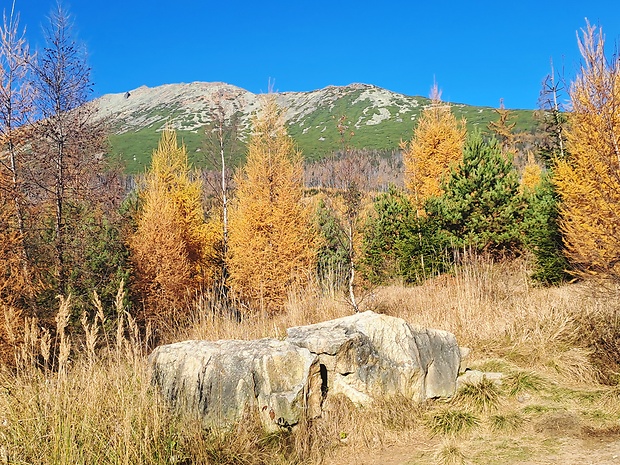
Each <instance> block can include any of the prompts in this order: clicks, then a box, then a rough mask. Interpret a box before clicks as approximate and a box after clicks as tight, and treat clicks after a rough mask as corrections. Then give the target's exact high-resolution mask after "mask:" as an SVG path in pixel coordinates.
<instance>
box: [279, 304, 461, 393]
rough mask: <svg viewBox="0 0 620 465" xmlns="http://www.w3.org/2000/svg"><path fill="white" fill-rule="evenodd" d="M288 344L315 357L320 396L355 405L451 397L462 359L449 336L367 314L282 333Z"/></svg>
mask: <svg viewBox="0 0 620 465" xmlns="http://www.w3.org/2000/svg"><path fill="white" fill-rule="evenodd" d="M287 334H288V337H287V339H286V340H287V341H288V342H290V343H292V344H295V345H297V346H299V347H303V348H306V349H308V350H309V351H310V352H312V353H313V354H316V355H317V356H318V358H319V363H320V365H321V371H322V376H323V380H322V382H323V392H324V393H327V394H328V395H331V394H339V393H340V394H344V395H345V396H347V397H348V398H349V399H350V400H351V401H353V402H354V403H356V404H362V405H363V404H367V403H370V402H372V400H374V399H375V398H378V397H382V396H395V395H402V396H405V397H407V398H410V399H412V400H415V401H424V400H426V399H428V398H436V397H450V396H452V395H453V394H454V392H455V390H456V379H457V376H458V371H459V365H460V361H461V356H460V351H459V347H458V345H457V343H456V338H455V337H454V335H453V334H451V333H448V332H446V331H441V330H434V329H416V328H413V327H412V326H411V325H409V324H408V323H407V322H406V321H405V320H403V319H401V318H395V317H391V316H387V315H382V314H377V313H374V312H371V311H368V312H364V313H358V314H355V315H351V316H347V317H344V318H339V319H336V320H331V321H326V322H323V323H318V324H314V325H309V326H298V327H294V328H289V329H288V330H287Z"/></svg>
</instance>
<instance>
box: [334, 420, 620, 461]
mask: <svg viewBox="0 0 620 465" xmlns="http://www.w3.org/2000/svg"><path fill="white" fill-rule="evenodd" d="M618 429H620V427H619V428H618ZM590 433H591V432H587V431H584V432H583V433H582V434H581V435H580V437H579V438H576V437H547V438H543V437H535V438H532V437H529V438H528V437H514V438H510V437H505V438H498V437H494V438H491V437H490V438H478V439H470V440H464V441H462V442H459V441H458V440H456V441H454V442H453V444H454V445H456V446H457V447H458V448H459V449H460V450H461V452H462V453H463V455H464V457H465V462H464V463H466V464H484V465H490V464H494V465H495V464H496V465H503V464H506V465H513V464H521V465H551V464H558V465H560V464H561V465H620V432H619V431H615V432H614V433H615V434H608V433H604V434H601V433H600V432H598V433H596V434H595V435H594V436H592V435H591V434H590ZM597 434H598V435H597ZM441 447H442V441H441V440H433V441H431V442H422V441H416V440H409V441H408V442H406V443H398V444H392V445H388V446H384V447H382V448H380V449H377V450H364V451H359V450H353V449H352V448H346V449H342V450H340V451H339V452H338V453H337V454H336V455H334V456H333V457H330V458H329V459H328V460H326V462H325V465H421V464H434V463H441V462H439V459H438V457H437V453H438V451H439V450H440V449H441ZM454 463H458V462H454Z"/></svg>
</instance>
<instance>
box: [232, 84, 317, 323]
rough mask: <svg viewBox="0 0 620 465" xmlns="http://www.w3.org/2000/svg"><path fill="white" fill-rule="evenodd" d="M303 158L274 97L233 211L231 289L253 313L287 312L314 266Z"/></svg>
mask: <svg viewBox="0 0 620 465" xmlns="http://www.w3.org/2000/svg"><path fill="white" fill-rule="evenodd" d="M302 180H303V165H302V158H301V154H300V153H299V152H298V151H297V149H296V148H295V145H294V143H293V140H292V139H291V138H290V137H289V136H288V134H287V131H286V127H285V123H284V115H283V112H282V110H281V109H280V108H279V107H278V105H277V103H276V101H275V98H274V96H273V95H272V94H269V95H267V96H265V98H264V100H263V108H262V111H261V113H260V114H259V115H258V116H257V117H255V118H254V120H253V126H252V135H251V138H250V141H249V144H248V155H247V161H246V163H245V165H244V166H243V167H242V169H241V170H240V171H239V172H238V173H237V174H236V176H235V181H236V184H237V192H236V196H235V199H234V201H233V205H232V208H231V212H230V228H229V243H228V247H229V271H230V279H231V287H232V289H233V290H234V291H235V293H236V294H237V295H238V296H239V297H240V298H242V299H243V300H245V301H247V302H248V303H249V305H250V307H251V309H252V310H253V311H257V310H263V311H266V312H268V313H277V312H280V311H282V310H283V307H284V303H285V301H286V298H287V292H288V290H289V289H290V288H291V286H294V285H296V284H300V283H303V282H304V281H305V280H307V279H308V276H309V275H310V273H311V272H312V271H313V269H314V265H315V262H316V252H315V233H314V231H313V229H312V227H311V216H310V211H309V209H308V208H306V207H305V206H304V205H303V204H302V196H303V183H302Z"/></svg>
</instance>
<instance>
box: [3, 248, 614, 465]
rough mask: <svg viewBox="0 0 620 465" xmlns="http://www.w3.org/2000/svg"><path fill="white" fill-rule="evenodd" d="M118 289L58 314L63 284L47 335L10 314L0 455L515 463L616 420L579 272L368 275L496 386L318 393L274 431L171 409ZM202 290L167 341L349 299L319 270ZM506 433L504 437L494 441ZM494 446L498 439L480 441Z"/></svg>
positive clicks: (253, 330) (605, 337) (334, 309)
mask: <svg viewBox="0 0 620 465" xmlns="http://www.w3.org/2000/svg"><path fill="white" fill-rule="evenodd" d="M123 292H124V291H123V290H122V289H120V290H119V298H118V299H117V305H116V307H117V308H116V309H115V311H114V312H113V313H114V314H118V315H121V316H122V317H121V318H119V319H118V320H117V321H114V322H106V321H105V316H104V315H105V311H104V310H105V309H103V308H102V306H101V303H100V302H99V300H98V299H97V297H96V296H95V297H94V298H93V310H94V312H93V313H94V314H95V316H94V317H93V318H88V317H87V316H86V315H83V316H82V318H81V321H80V322H79V324H76V325H73V326H71V325H70V324H69V323H68V321H69V320H68V318H67V315H68V314H69V312H70V307H71V300H70V298H67V299H63V300H61V301H59V312H58V317H57V319H56V322H57V328H56V331H55V332H54V334H55V335H54V336H53V337H52V336H51V335H50V332H49V331H46V330H42V329H41V328H40V327H39V325H38V323H37V322H36V320H31V319H29V320H26V321H25V325H22V328H21V329H19V333H20V334H21V335H22V336H21V337H20V338H19V339H16V341H17V342H16V344H15V348H14V349H15V356H14V359H15V360H17V362H18V367H17V369H16V370H14V369H9V368H5V369H4V370H2V371H1V372H0V386H1V390H0V463H37V464H38V463H41V464H75V463H83V464H91V463H106V464H107V463H110V464H120V463H123V464H143V463H146V464H164V463H177V464H203V463H204V464H248V465H251V464H273V463H275V464H278V463H280V464H293V463H318V462H321V461H322V460H324V459H325V458H326V457H330V456H333V457H337V458H334V459H333V460H335V461H336V462H335V463H347V460H349V459H347V457H350V456H355V457H357V455H358V454H359V453H361V452H360V451H371V450H372V451H376V450H378V449H381V448H382V447H388V446H389V445H391V444H407V443H416V444H424V447H422V448H421V449H420V453H419V454H418V455H415V454H414V453H413V452H411V454H413V455H412V456H411V457H412V458H411V457H410V458H409V459H407V460H409V461H410V462H411V463H463V461H465V462H467V463H517V462H526V461H527V460H528V459H529V458H531V457H534V456H536V454H546V453H547V454H548V453H551V452H553V450H552V449H553V447H552V445H553V444H555V443H554V442H553V441H555V439H553V438H557V437H561V436H562V435H569V436H570V437H578V438H581V439H584V438H585V439H587V438H599V437H604V438H610V437H611V438H614V437H619V435H620V430H619V429H618V427H617V425H618V423H619V422H620V400H619V399H620V396H619V395H618V388H617V387H609V386H604V385H601V384H598V383H597V381H596V380H597V379H599V377H600V376H599V375H600V374H601V373H602V372H603V370H605V369H606V367H607V368H609V367H610V366H612V365H609V364H607V365H604V366H599V365H595V364H593V363H592V360H593V358H592V357H591V355H592V353H593V351H597V350H603V349H604V350H609V349H610V348H613V340H612V339H613V338H612V336H613V335H614V334H615V333H613V331H612V329H613V328H609V327H608V326H609V318H608V316H609V315H610V312H612V313H613V312H615V311H616V310H617V309H618V308H619V307H618V306H617V302H616V300H617V299H616V298H614V297H613V294H611V295H610V294H609V293H602V294H596V293H594V292H592V289H590V288H588V287H587V286H583V285H575V284H572V285H567V286H563V287H559V288H538V287H533V286H532V285H531V284H530V282H529V281H528V279H527V269H526V267H525V263H524V262H513V263H512V264H500V265H497V264H491V263H488V262H485V261H484V260H472V261H470V262H469V263H467V264H465V265H462V266H461V267H459V268H457V269H456V270H455V273H454V274H453V275H451V276H441V277H438V278H435V279H432V280H429V281H427V282H426V283H424V284H422V285H419V286H415V287H403V286H397V285H394V286H389V287H384V288H379V289H375V290H374V292H373V293H372V295H371V296H369V297H368V298H367V299H365V300H364V301H363V305H364V308H363V309H372V310H375V311H380V312H383V313H386V314H390V315H394V316H398V317H401V318H404V319H406V320H407V321H409V322H411V323H413V324H415V325H419V326H426V327H435V328H440V329H446V330H449V331H451V332H453V333H455V335H456V336H457V340H458V341H459V344H460V345H461V346H468V347H470V348H471V349H472V355H471V360H470V364H472V365H473V366H475V367H478V368H481V369H484V370H487V371H502V372H503V373H504V374H505V375H506V378H505V382H504V384H503V385H502V386H501V387H499V388H498V389H495V388H494V387H492V386H491V385H484V386H478V387H474V388H471V389H466V390H464V391H463V392H462V393H461V394H460V395H459V396H457V397H455V398H454V399H453V400H452V401H449V402H445V401H443V402H428V403H426V404H422V405H420V404H414V403H412V402H410V401H408V400H406V399H385V400H384V401H382V402H377V403H375V404H374V405H373V406H371V407H367V408H363V409H356V408H355V407H353V406H352V405H351V404H350V402H348V401H347V400H346V399H342V398H332V399H330V400H329V402H328V405H327V406H326V413H325V415H324V417H323V418H322V419H320V420H317V421H315V422H314V423H313V424H304V425H301V426H300V427H299V428H298V429H297V430H296V431H293V432H290V433H282V434H279V435H265V433H263V432H262V431H261V428H260V426H259V424H258V422H257V421H256V419H253V418H252V417H249V418H248V419H246V421H244V422H241V423H240V424H239V425H237V426H236V427H235V428H234V429H233V430H231V431H220V432H214V431H208V430H205V429H204V428H203V427H202V426H201V424H200V422H199V421H198V420H197V419H195V418H190V417H181V416H179V414H175V413H173V412H171V411H170V410H169V409H168V408H167V407H166V405H165V403H164V402H163V401H162V399H161V398H160V396H159V394H158V392H157V390H156V389H154V388H153V387H152V385H151V383H150V378H149V372H148V367H147V361H146V356H147V354H148V349H147V348H146V347H147V345H148V344H147V343H148V339H149V337H150V335H149V333H148V331H146V332H145V331H142V332H140V331H138V328H137V326H136V322H135V321H134V320H133V318H132V317H131V315H129V314H128V313H127V312H125V310H124V309H123V308H122V301H123V299H122V297H123V295H122V293H123ZM203 297H204V298H203V299H202V301H199V304H196V305H195V306H194V307H193V308H192V310H191V311H190V313H191V315H192V318H191V321H190V322H189V323H186V324H184V325H178V326H177V327H176V329H175V328H173V330H174V331H172V332H169V333H168V334H167V335H166V337H165V339H166V340H167V342H172V341H175V340H183V339H190V338H191V339H196V338H205V339H212V340H215V339H232V338H235V339H255V338H261V337H277V338H282V337H284V336H285V334H286V328H287V327H291V326H296V325H303V324H310V323H315V322H318V321H322V320H327V319H331V318H337V317H340V316H344V315H348V314H351V313H352V310H351V308H350V306H349V305H348V304H347V303H346V300H345V298H344V296H341V295H339V293H338V292H336V291H335V290H334V289H326V288H325V287H321V286H319V285H313V286H311V287H310V288H307V289H304V290H301V291H297V292H291V294H290V296H289V299H288V303H287V312H286V313H285V314H282V315H280V316H277V317H271V318H268V317H266V316H261V315H252V316H251V317H247V318H241V320H240V321H238V319H236V318H232V317H227V316H221V315H227V314H235V313H234V311H233V310H234V309H223V310H222V309H221V308H218V307H217V306H216V305H214V304H213V303H212V302H210V301H209V299H208V296H203ZM216 309H217V311H216ZM613 314H615V313H613ZM603 322H607V323H608V324H607V326H605V325H604V324H603ZM11 324H12V326H13V327H14V326H15V325H14V323H11ZM612 326H613V325H612ZM104 328H107V332H106V331H104ZM15 331H17V330H15ZM601 334H602V336H601ZM599 336H600V337H599ZM592 341H595V342H596V343H593V342H592ZM610 363H611V362H610ZM612 368H613V367H612ZM609 372H610V370H609V369H608V370H607V372H606V373H607V374H608V375H609ZM611 372H612V374H613V369H611ZM454 412H457V413H459V415H460V416H458V418H457V417H455V416H454V415H453V413H454ZM472 418H473V419H474V420H475V421H473V420H472ZM470 420H471V421H470ZM461 423H463V424H464V425H465V426H466V427H465V426H463V425H461ZM459 425H460V426H459ZM457 429H458V431H457ZM457 433H458V434H457ZM507 434H509V435H510V437H511V438H513V439H512V440H511V441H512V442H511V443H510V444H506V443H505V442H502V438H505V437H506V435H507ZM585 439H584V440H585ZM549 441H551V442H549ZM549 444H552V445H551V446H550V445H549ZM498 447H499V448H500V449H501V448H504V449H505V450H504V449H501V450H502V451H503V452H501V453H500V454H494V453H493V452H492V450H493V449H494V448H495V449H497V448H498ZM416 450H417V449H416ZM465 451H467V453H466V454H464V452H465ZM416 454H417V452H416ZM403 461H404V460H403ZM349 462H350V463H352V462H355V460H350V461H349ZM371 463H373V462H372V461H371Z"/></svg>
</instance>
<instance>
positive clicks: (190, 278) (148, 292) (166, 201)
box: [129, 128, 219, 318]
mask: <svg viewBox="0 0 620 465" xmlns="http://www.w3.org/2000/svg"><path fill="white" fill-rule="evenodd" d="M201 189H202V186H201V183H200V181H198V180H192V179H191V177H190V168H189V165H188V160H187V150H186V148H185V146H179V145H178V143H177V137H176V133H175V132H174V131H173V130H171V129H169V128H166V129H164V131H163V132H162V135H161V139H160V141H159V145H158V147H157V149H156V150H154V151H153V157H152V161H151V168H150V170H149V171H148V172H147V173H146V176H145V183H144V189H143V190H142V192H141V193H140V200H141V209H140V211H139V213H138V217H137V229H136V232H135V233H134V234H133V236H132V237H131V238H130V241H129V246H130V250H131V261H132V263H133V266H134V269H135V277H136V287H137V290H138V292H139V294H140V295H141V296H142V298H143V301H144V312H145V317H147V318H149V317H168V316H170V315H171V313H170V312H171V311H175V312H177V313H178V311H179V310H180V309H182V308H185V306H186V305H185V304H186V303H187V300H188V298H191V297H193V296H195V294H196V292H199V291H201V290H203V289H204V288H205V287H206V286H209V285H210V283H211V281H212V276H213V273H214V271H215V267H216V261H217V255H216V252H215V248H214V246H215V244H216V243H217V241H218V240H219V235H218V232H217V231H218V230H217V228H216V227H215V226H214V225H211V224H209V223H206V222H205V215H204V211H203V208H202V204H201V200H200V199H201Z"/></svg>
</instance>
